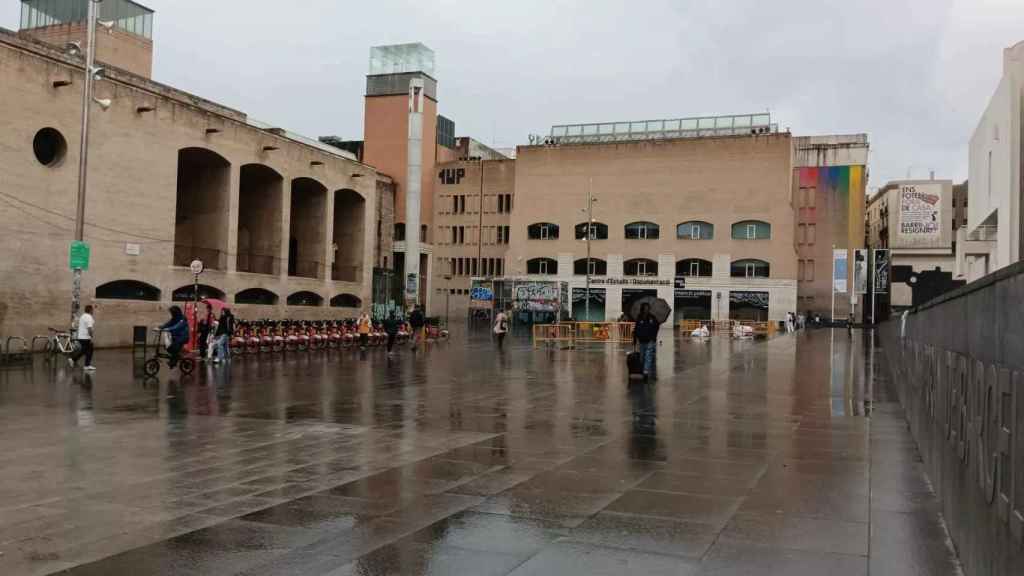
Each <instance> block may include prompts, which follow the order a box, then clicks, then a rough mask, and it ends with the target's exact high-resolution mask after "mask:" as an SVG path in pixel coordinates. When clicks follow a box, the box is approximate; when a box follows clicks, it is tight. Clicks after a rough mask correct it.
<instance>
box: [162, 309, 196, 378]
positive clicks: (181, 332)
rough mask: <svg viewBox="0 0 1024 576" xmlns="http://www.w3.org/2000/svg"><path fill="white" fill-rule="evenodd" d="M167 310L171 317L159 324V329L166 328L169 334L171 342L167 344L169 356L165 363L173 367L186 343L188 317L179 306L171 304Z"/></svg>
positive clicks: (176, 363)
mask: <svg viewBox="0 0 1024 576" xmlns="http://www.w3.org/2000/svg"><path fill="white" fill-rule="evenodd" d="M168 312H170V314H171V319H170V320H168V321H167V322H164V323H163V324H161V325H160V330H166V331H167V332H168V333H169V334H170V335H171V343H170V344H169V345H168V346H167V354H168V355H169V356H170V359H169V360H168V361H167V365H168V366H170V367H171V368H174V367H175V366H177V365H178V358H179V357H180V356H181V349H182V348H184V347H185V344H186V343H188V336H189V334H188V319H187V318H185V313H184V312H182V311H181V307H179V306H171V307H170V308H169V309H168Z"/></svg>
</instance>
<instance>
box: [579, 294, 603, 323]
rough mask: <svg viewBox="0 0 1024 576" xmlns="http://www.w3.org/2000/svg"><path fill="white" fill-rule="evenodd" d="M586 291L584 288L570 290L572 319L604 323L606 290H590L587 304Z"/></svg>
mask: <svg viewBox="0 0 1024 576" xmlns="http://www.w3.org/2000/svg"><path fill="white" fill-rule="evenodd" d="M587 294H588V290H587V289H586V288H573V289H572V317H573V319H574V320H577V321H586V322H604V321H605V320H606V318H605V300H606V296H607V294H606V290H605V289H604V288H591V289H590V290H589V295H590V302H589V303H588V302H587Z"/></svg>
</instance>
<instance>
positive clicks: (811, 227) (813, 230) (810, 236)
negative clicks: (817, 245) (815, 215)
mask: <svg viewBox="0 0 1024 576" xmlns="http://www.w3.org/2000/svg"><path fill="white" fill-rule="evenodd" d="M817 228H818V227H817V226H816V225H815V224H808V225H807V243H808V244H810V245H812V246H813V245H814V241H815V240H816V238H815V236H817Z"/></svg>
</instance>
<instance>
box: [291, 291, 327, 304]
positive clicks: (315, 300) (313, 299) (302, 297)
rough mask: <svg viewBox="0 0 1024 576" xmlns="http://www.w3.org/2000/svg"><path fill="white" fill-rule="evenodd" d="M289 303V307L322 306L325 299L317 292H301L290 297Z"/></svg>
mask: <svg viewBox="0 0 1024 576" xmlns="http://www.w3.org/2000/svg"><path fill="white" fill-rule="evenodd" d="M287 302H288V305H289V306H320V305H322V304H323V303H324V299H323V297H321V296H320V295H319V294H317V293H316V292H309V291H301V292H295V293H294V294H292V295H291V296H288V300H287Z"/></svg>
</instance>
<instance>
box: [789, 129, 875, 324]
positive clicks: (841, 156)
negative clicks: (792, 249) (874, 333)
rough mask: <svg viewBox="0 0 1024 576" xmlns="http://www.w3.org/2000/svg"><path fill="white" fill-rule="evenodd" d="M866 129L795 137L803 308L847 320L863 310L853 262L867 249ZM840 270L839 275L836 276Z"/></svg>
mask: <svg viewBox="0 0 1024 576" xmlns="http://www.w3.org/2000/svg"><path fill="white" fill-rule="evenodd" d="M868 150H869V147H868V137H867V135H866V134H852V135H828V136H800V137H796V138H793V213H794V218H795V219H796V237H795V242H796V250H797V258H798V262H797V280H798V283H799V290H798V292H799V295H798V303H797V306H798V309H799V311H800V312H802V313H805V314H811V315H813V314H820V315H821V317H822V318H825V319H828V318H832V317H834V318H836V319H845V318H846V317H847V316H848V315H849V314H850V312H852V311H854V309H855V308H856V309H857V310H861V309H863V308H862V307H863V303H860V302H858V300H859V297H858V296H857V295H856V294H854V293H853V291H852V290H850V287H852V286H853V266H847V267H846V268H847V269H846V274H843V272H842V265H841V264H838V263H836V262H837V255H839V256H842V257H843V258H845V261H846V262H847V263H850V262H853V261H854V258H855V251H856V250H857V249H858V248H864V205H865V197H866V190H867V181H868V170H867V165H868ZM837 272H838V274H839V276H840V277H839V278H836V277H835V276H836V273H837Z"/></svg>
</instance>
